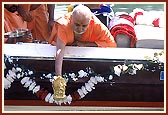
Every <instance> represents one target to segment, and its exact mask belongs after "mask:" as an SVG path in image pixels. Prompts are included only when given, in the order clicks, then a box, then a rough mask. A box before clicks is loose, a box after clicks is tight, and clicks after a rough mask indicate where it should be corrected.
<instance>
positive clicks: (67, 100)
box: [65, 95, 72, 104]
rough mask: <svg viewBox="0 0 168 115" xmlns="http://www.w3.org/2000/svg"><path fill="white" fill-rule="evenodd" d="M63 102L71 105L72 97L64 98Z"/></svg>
mask: <svg viewBox="0 0 168 115" xmlns="http://www.w3.org/2000/svg"><path fill="white" fill-rule="evenodd" d="M65 102H67V103H68V104H71V102H72V97H71V95H68V96H67V97H66V100H65Z"/></svg>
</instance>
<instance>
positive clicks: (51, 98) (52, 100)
mask: <svg viewBox="0 0 168 115" xmlns="http://www.w3.org/2000/svg"><path fill="white" fill-rule="evenodd" d="M48 102H49V103H53V102H54V94H52V95H51V97H50V98H49V101H48Z"/></svg>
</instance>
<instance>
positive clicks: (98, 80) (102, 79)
mask: <svg viewBox="0 0 168 115" xmlns="http://www.w3.org/2000/svg"><path fill="white" fill-rule="evenodd" d="M95 79H96V81H97V82H104V78H103V77H101V76H95Z"/></svg>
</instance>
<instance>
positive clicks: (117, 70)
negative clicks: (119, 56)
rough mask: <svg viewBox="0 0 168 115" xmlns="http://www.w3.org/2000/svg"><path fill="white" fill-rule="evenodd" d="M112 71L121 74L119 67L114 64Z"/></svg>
mask: <svg viewBox="0 0 168 115" xmlns="http://www.w3.org/2000/svg"><path fill="white" fill-rule="evenodd" d="M114 73H115V74H116V75H117V76H120V74H121V68H120V67H119V66H115V67H114Z"/></svg>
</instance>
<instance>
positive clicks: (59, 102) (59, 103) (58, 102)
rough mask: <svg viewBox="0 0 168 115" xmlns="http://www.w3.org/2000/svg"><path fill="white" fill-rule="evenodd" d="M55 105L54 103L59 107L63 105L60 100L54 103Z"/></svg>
mask: <svg viewBox="0 0 168 115" xmlns="http://www.w3.org/2000/svg"><path fill="white" fill-rule="evenodd" d="M55 103H56V104H57V105H61V104H62V103H63V101H62V100H60V101H55Z"/></svg>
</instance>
